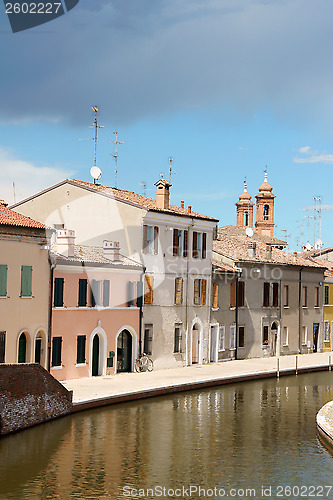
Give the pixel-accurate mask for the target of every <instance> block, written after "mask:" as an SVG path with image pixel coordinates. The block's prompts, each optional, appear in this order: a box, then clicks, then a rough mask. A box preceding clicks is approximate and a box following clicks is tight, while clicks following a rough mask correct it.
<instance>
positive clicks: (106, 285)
mask: <svg viewBox="0 0 333 500" xmlns="http://www.w3.org/2000/svg"><path fill="white" fill-rule="evenodd" d="M109 305H110V280H104V281H103V307H109Z"/></svg>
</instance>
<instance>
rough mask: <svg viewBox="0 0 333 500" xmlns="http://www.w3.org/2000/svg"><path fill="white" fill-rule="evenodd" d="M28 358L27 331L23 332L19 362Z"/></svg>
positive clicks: (20, 339) (20, 341)
mask: <svg viewBox="0 0 333 500" xmlns="http://www.w3.org/2000/svg"><path fill="white" fill-rule="evenodd" d="M26 359H27V338H26V336H25V333H21V335H20V338H19V346H18V362H19V363H25V362H26Z"/></svg>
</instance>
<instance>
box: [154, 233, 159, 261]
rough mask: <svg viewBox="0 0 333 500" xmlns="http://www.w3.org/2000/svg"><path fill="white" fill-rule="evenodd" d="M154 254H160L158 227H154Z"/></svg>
mask: <svg viewBox="0 0 333 500" xmlns="http://www.w3.org/2000/svg"><path fill="white" fill-rule="evenodd" d="M154 254H155V255H157V254H158V227H157V226H155V227H154Z"/></svg>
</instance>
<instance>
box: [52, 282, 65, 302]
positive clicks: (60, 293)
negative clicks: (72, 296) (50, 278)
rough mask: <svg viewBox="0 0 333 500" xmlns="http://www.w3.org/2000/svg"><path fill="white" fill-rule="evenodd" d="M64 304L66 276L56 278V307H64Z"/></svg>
mask: <svg viewBox="0 0 333 500" xmlns="http://www.w3.org/2000/svg"><path fill="white" fill-rule="evenodd" d="M63 305H64V278H55V280H54V307H63Z"/></svg>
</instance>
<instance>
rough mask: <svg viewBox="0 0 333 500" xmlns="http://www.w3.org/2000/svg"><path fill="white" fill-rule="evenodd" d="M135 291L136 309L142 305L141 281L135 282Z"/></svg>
mask: <svg viewBox="0 0 333 500" xmlns="http://www.w3.org/2000/svg"><path fill="white" fill-rule="evenodd" d="M136 291H137V299H136V305H137V306H138V307H142V304H143V283H142V281H137V283H136Z"/></svg>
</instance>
